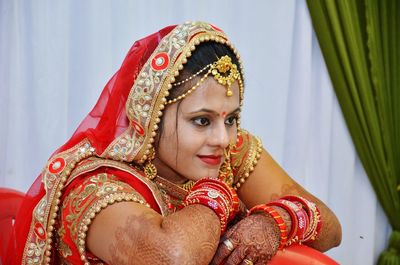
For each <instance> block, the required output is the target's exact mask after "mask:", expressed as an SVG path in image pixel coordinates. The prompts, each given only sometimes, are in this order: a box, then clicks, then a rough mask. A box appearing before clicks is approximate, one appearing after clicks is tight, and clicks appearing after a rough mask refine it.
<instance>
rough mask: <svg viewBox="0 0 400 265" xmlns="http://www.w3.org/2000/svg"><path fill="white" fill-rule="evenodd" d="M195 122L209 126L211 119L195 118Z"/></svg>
mask: <svg viewBox="0 0 400 265" xmlns="http://www.w3.org/2000/svg"><path fill="white" fill-rule="evenodd" d="M193 122H194V124H196V125H198V126H207V125H209V124H210V121H209V120H208V119H207V118H204V117H202V118H195V119H193Z"/></svg>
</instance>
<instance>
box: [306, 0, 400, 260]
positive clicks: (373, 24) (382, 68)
mask: <svg viewBox="0 0 400 265" xmlns="http://www.w3.org/2000/svg"><path fill="white" fill-rule="evenodd" d="M307 4H308V9H309V11H310V14H311V19H312V22H313V26H314V29H315V32H316V34H317V37H318V40H319V44H320V47H321V50H322V53H323V56H324V59H325V62H326V65H327V68H328V71H329V75H330V77H331V80H332V84H333V87H334V89H335V92H336V95H337V98H338V100H339V104H340V106H341V109H342V112H343V115H344V118H345V120H346V123H347V126H348V128H349V131H350V134H351V137H352V140H353V143H354V145H355V148H356V150H357V153H358V156H359V157H360V160H361V162H362V164H363V166H364V168H365V171H366V173H367V175H368V178H369V180H370V182H371V184H372V186H373V188H374V190H375V192H376V195H377V197H378V200H379V202H380V204H381V205H382V207H383V209H384V211H385V213H386V215H387V217H388V219H389V222H390V224H391V226H392V228H393V232H392V234H391V237H390V240H389V241H390V242H389V247H388V249H387V250H386V251H385V252H383V253H382V255H381V256H380V258H379V262H378V264H400V232H399V231H400V186H399V184H400V0H307Z"/></svg>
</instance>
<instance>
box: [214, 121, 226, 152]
mask: <svg viewBox="0 0 400 265" xmlns="http://www.w3.org/2000/svg"><path fill="white" fill-rule="evenodd" d="M228 130H229V128H227V127H226V126H225V123H223V124H222V125H220V124H219V125H218V126H216V127H215V128H214V130H213V134H212V135H211V138H212V139H210V140H211V142H212V144H213V145H217V146H220V147H222V148H226V147H227V146H228V145H229V141H230V139H229V131H228Z"/></svg>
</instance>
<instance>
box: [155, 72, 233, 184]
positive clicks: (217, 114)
mask: <svg viewBox="0 0 400 265" xmlns="http://www.w3.org/2000/svg"><path fill="white" fill-rule="evenodd" d="M196 81H198V80H196ZM196 81H195V82H196ZM231 90H232V92H233V95H232V96H231V97H228V96H226V87H225V86H223V85H220V84H218V83H217V82H216V81H215V80H214V78H212V77H209V78H207V79H206V80H205V81H204V82H202V83H201V85H200V86H199V87H198V88H197V89H196V90H195V91H194V92H193V93H192V94H190V95H188V96H186V98H184V99H183V100H182V101H181V104H180V105H179V104H178V103H174V104H171V105H169V106H168V107H167V108H166V109H165V111H164V116H163V132H162V134H161V136H160V138H159V145H158V150H157V156H156V159H155V161H154V164H155V165H156V167H157V170H158V174H159V175H160V176H162V177H164V178H167V179H170V180H172V181H175V182H183V181H184V180H186V179H191V180H198V179H200V178H204V177H211V178H216V177H218V172H219V168H220V166H221V164H222V163H223V161H224V149H225V148H226V147H227V146H228V145H229V144H230V143H235V141H236V134H237V124H236V121H237V117H238V115H239V85H238V82H237V81H236V82H235V83H234V84H233V85H232V86H231ZM178 106H179V107H178Z"/></svg>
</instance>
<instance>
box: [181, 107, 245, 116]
mask: <svg viewBox="0 0 400 265" xmlns="http://www.w3.org/2000/svg"><path fill="white" fill-rule="evenodd" d="M199 112H206V113H210V114H214V115H217V116H218V115H219V113H218V112H216V111H215V110H211V109H206V108H202V109H199V110H195V111H191V112H188V114H195V113H199ZM237 112H240V107H238V108H236V109H235V110H233V111H231V112H230V113H228V115H231V114H233V113H237Z"/></svg>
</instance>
